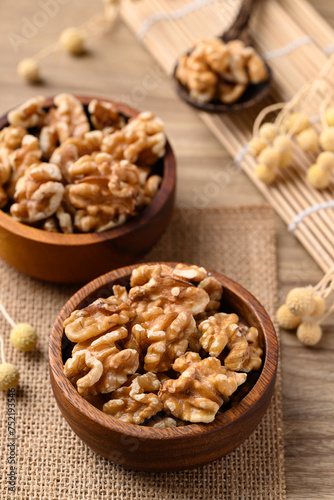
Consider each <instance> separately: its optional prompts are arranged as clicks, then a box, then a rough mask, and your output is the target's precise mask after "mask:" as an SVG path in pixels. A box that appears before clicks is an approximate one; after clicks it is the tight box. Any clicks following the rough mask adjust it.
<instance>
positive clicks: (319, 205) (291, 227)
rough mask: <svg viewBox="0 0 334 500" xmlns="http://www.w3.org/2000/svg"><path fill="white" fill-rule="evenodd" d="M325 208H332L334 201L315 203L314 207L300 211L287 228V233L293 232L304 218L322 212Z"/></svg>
mask: <svg viewBox="0 0 334 500" xmlns="http://www.w3.org/2000/svg"><path fill="white" fill-rule="evenodd" d="M325 208H334V199H333V200H329V201H324V202H323V203H317V204H316V205H312V206H310V207H308V208H306V209H305V210H302V211H301V212H299V214H297V215H296V216H295V217H294V218H293V219H292V221H291V224H290V225H289V226H288V231H294V230H295V229H296V228H297V225H298V224H299V222H301V221H302V220H303V219H304V217H307V216H308V215H311V214H313V213H316V212H318V211H319V210H323V209H325Z"/></svg>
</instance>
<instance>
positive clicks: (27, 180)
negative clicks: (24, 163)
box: [10, 163, 64, 223]
mask: <svg viewBox="0 0 334 500" xmlns="http://www.w3.org/2000/svg"><path fill="white" fill-rule="evenodd" d="M60 181H61V173H60V170H59V168H58V167H57V165H52V164H51V163H41V164H35V165H32V166H31V167H29V168H28V170H27V171H26V173H25V174H24V176H23V177H21V178H20V179H19V180H18V182H17V184H16V189H15V194H14V200H15V202H16V203H14V204H13V205H12V206H11V207H10V213H11V215H12V216H13V217H14V218H15V219H17V220H19V221H22V222H27V223H32V222H36V221H40V220H42V219H46V218H48V217H50V216H51V215H52V214H54V213H55V211H56V210H57V208H58V207H59V205H60V203H61V200H62V197H63V192H64V186H63V184H62V183H61V182H60Z"/></svg>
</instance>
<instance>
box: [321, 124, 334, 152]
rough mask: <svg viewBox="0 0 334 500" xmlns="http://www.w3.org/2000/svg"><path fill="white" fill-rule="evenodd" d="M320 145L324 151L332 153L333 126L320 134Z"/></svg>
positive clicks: (333, 144) (333, 147)
mask: <svg viewBox="0 0 334 500" xmlns="http://www.w3.org/2000/svg"><path fill="white" fill-rule="evenodd" d="M320 145H321V147H322V149H324V150H325V151H334V126H333V127H328V128H326V129H325V130H323V131H322V132H321V134H320Z"/></svg>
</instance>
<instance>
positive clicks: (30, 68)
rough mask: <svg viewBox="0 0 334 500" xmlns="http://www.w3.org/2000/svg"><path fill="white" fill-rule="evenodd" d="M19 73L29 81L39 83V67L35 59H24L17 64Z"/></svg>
mask: <svg viewBox="0 0 334 500" xmlns="http://www.w3.org/2000/svg"><path fill="white" fill-rule="evenodd" d="M17 72H18V74H19V75H20V76H21V77H22V78H24V79H25V80H26V81H27V82H29V83H37V82H38V81H39V79H40V74H39V67H38V64H37V62H36V61H35V59H32V58H26V59H22V61H20V62H19V64H18V66H17Z"/></svg>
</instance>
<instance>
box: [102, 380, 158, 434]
mask: <svg viewBox="0 0 334 500" xmlns="http://www.w3.org/2000/svg"><path fill="white" fill-rule="evenodd" d="M159 388H160V382H159V380H158V379H157V377H156V375H154V374H153V373H145V374H144V375H137V376H135V377H134V378H133V380H132V382H131V385H129V386H125V387H121V388H120V389H117V390H116V391H115V392H113V394H112V395H111V399H110V400H109V401H108V402H107V403H105V404H104V405H103V411H104V412H105V413H107V414H108V415H112V416H113V417H115V418H118V419H120V420H122V421H123V422H128V423H132V424H142V423H143V422H144V421H145V420H146V419H148V418H151V417H153V415H155V414H156V413H158V412H159V411H160V410H162V407H163V405H162V403H161V402H160V400H159V398H158V396H157V395H156V394H154V391H157V390H159Z"/></svg>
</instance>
